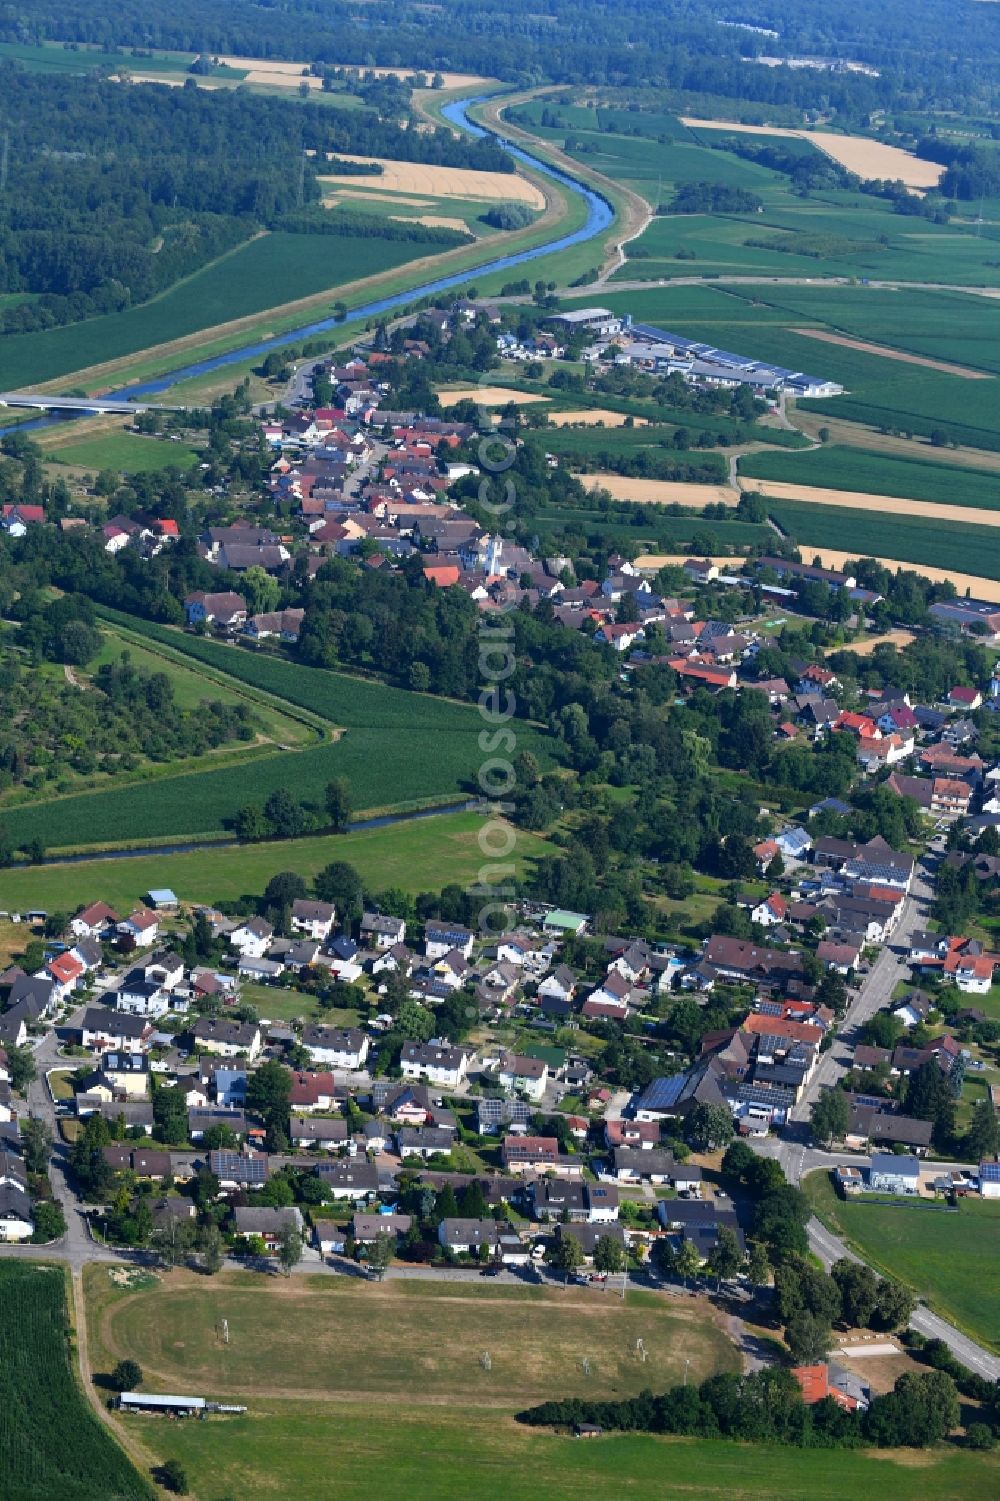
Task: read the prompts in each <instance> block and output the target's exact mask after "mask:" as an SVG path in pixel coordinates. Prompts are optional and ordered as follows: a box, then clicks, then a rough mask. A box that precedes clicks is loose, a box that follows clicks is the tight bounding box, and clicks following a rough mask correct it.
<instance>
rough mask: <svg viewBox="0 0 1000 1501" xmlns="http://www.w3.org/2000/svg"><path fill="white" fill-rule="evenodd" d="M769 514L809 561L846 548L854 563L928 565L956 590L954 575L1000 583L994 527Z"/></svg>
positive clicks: (797, 503) (830, 513)
mask: <svg viewBox="0 0 1000 1501" xmlns="http://www.w3.org/2000/svg"><path fill="white" fill-rule="evenodd" d="M767 509H768V514H769V515H770V516H773V518H774V519H775V521H777V523H778V525H779V526H780V527H781V528H782V529H783V530H784V531H785V532H788V533H789V534H790V535H791V536H793V537H794V538H795V540H796V542H797V543H798V544H799V545H800V546H801V547H802V548H803V549H804V551H806V552H809V553H810V556H811V554H812V551H813V550H817V549H818V550H820V551H822V550H823V549H824V548H830V547H832V548H837V549H843V547H844V544H845V543H847V545H848V546H847V551H848V556H850V557H852V558H868V557H881V558H896V559H899V561H900V562H901V564H902V565H903V566H904V567H905V566H907V565H908V566H910V567H915V568H917V569H918V570H921V571H922V570H923V569H924V567H925V565H932V566H934V567H935V568H939V569H941V570H943V572H944V575H945V576H946V577H948V578H953V579H954V580H955V582H956V586H957V584H958V579H957V575H958V574H966V575H970V576H980V577H983V578H990V579H997V580H1000V533H998V532H997V530H996V528H995V527H989V526H968V525H962V526H950V527H949V526H944V525H942V523H941V522H940V521H939V520H938V519H937V518H936V517H933V518H927V519H922V518H921V517H920V516H918V515H910V516H888V515H879V514H877V513H875V512H872V511H864V510H848V509H847V508H846V507H839V506H827V505H816V504H814V503H813V502H811V501H805V500H769V501H768V505H767ZM714 524H715V523H713V525H714ZM952 570H954V572H952Z"/></svg>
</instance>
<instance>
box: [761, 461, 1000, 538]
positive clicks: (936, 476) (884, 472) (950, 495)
mask: <svg viewBox="0 0 1000 1501" xmlns="http://www.w3.org/2000/svg"><path fill="white" fill-rule="evenodd" d="M739 472H740V475H741V476H742V477H743V478H744V479H759V480H761V481H762V482H763V483H762V484H761V486H760V488H761V490H766V489H767V484H766V482H767V481H768V480H779V481H780V482H781V483H783V484H790V485H818V486H820V487H821V488H824V489H831V490H859V491H863V492H867V493H868V494H871V495H898V496H902V497H904V498H906V499H909V500H930V501H938V502H940V503H942V504H944V505H955V506H976V507H979V508H981V509H982V510H985V511H996V510H1000V474H996V473H994V474H988V473H986V472H985V471H982V470H976V469H965V468H961V469H959V468H957V467H956V466H955V465H954V464H951V465H947V464H935V463H933V462H932V461H931V460H930V459H927V460H923V459H903V458H893V457H891V456H889V455H886V454H879V453H869V452H868V451H867V450H865V449H863V448H842V447H840V446H839V445H837V444H830V445H829V446H828V447H825V448H818V449H813V450H812V451H811V452H807V453H751V454H747V455H746V456H745V457H743V458H741V459H740V462H739ZM928 561H929V560H928Z"/></svg>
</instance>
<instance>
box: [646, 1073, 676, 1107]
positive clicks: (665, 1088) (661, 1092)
mask: <svg viewBox="0 0 1000 1501" xmlns="http://www.w3.org/2000/svg"><path fill="white" fill-rule="evenodd" d="M685 1077H686V1076H685V1075H684V1074H673V1075H671V1076H670V1077H669V1078H663V1079H654V1080H653V1082H652V1083H651V1084H650V1085H648V1086H647V1088H646V1089H645V1090H643V1093H642V1095H641V1097H640V1099H639V1109H641V1110H668V1109H669V1108H670V1106H671V1105H676V1103H677V1101H678V1099H679V1098H680V1094H681V1091H682V1089H683V1088H684V1081H685Z"/></svg>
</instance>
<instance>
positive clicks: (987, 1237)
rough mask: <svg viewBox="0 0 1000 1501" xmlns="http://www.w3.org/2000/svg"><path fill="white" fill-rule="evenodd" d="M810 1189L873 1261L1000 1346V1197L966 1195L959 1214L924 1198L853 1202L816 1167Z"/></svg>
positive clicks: (825, 1213) (818, 1205)
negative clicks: (887, 1202) (937, 1207)
mask: <svg viewBox="0 0 1000 1501" xmlns="http://www.w3.org/2000/svg"><path fill="white" fill-rule="evenodd" d="M803 1187H804V1189H805V1191H806V1193H807V1194H808V1196H809V1198H810V1200H811V1202H812V1205H813V1208H814V1209H815V1211H816V1213H817V1214H818V1215H819V1217H820V1219H822V1220H823V1222H824V1223H825V1224H827V1225H829V1226H830V1228H831V1229H832V1230H834V1231H837V1232H838V1233H839V1234H842V1235H844V1236H846V1237H847V1239H848V1240H849V1241H851V1242H852V1243H853V1244H854V1245H855V1246H857V1248H858V1250H859V1252H860V1253H861V1255H862V1256H863V1257H864V1259H865V1260H866V1261H868V1262H870V1263H871V1265H872V1266H875V1267H878V1268H879V1269H881V1271H882V1272H883V1273H884V1274H885V1275H887V1276H891V1277H898V1278H900V1280H901V1281H903V1282H905V1283H907V1285H908V1286H909V1287H912V1288H913V1290H914V1291H915V1292H916V1293H918V1294H919V1295H920V1296H921V1297H923V1298H925V1299H926V1300H927V1302H928V1303H930V1305H931V1306H932V1307H933V1308H936V1309H937V1311H938V1312H939V1313H941V1314H943V1316H944V1317H945V1318H947V1319H950V1320H951V1321H952V1322H953V1323H955V1324H957V1325H958V1326H959V1328H963V1329H966V1330H969V1331H970V1332H973V1333H974V1335H975V1338H976V1339H978V1340H980V1341H981V1342H982V1343H983V1344H984V1345H986V1346H987V1348H990V1349H994V1350H996V1349H1000V1284H998V1282H997V1278H996V1266H997V1259H998V1257H1000V1203H996V1202H993V1201H986V1200H983V1199H978V1198H975V1199H961V1200H959V1205H958V1212H957V1213H955V1214H943V1213H940V1212H939V1211H935V1210H934V1209H932V1208H929V1207H928V1206H927V1204H926V1203H923V1202H922V1201H916V1202H914V1203H912V1204H903V1205H902V1207H897V1206H895V1205H888V1206H880V1205H877V1204H864V1203H861V1202H853V1203H852V1202H849V1201H844V1200H842V1199H840V1198H838V1196H837V1194H836V1192H835V1191H834V1187H833V1184H832V1182H831V1181H830V1176H829V1174H828V1173H825V1172H815V1173H810V1174H809V1176H808V1177H807V1178H806V1179H805V1182H804V1184H803Z"/></svg>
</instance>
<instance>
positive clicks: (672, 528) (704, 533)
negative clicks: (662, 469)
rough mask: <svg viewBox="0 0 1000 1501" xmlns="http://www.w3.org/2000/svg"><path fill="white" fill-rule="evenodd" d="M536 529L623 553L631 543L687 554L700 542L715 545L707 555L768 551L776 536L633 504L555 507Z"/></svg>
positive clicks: (535, 522)
mask: <svg viewBox="0 0 1000 1501" xmlns="http://www.w3.org/2000/svg"><path fill="white" fill-rule="evenodd" d="M531 524H532V526H533V528H534V529H535V530H536V531H537V532H538V533H539V535H540V536H546V537H549V536H553V535H558V534H560V533H563V534H566V535H567V536H570V537H585V538H589V537H595V538H600V539H601V541H602V542H603V543H605V544H606V545H608V546H614V547H620V546H622V545H623V544H627V543H631V544H633V545H635V546H641V547H643V548H647V549H648V548H653V549H654V550H658V551H660V552H677V551H683V550H684V548H685V547H687V546H688V545H689V544H691V543H692V542H693V539H694V538H695V537H699V538H704V539H705V540H706V541H707V540H708V538H709V537H711V538H712V539H714V544H713V546H712V547H711V548H709V547H705V548H702V549H701V550H702V551H705V552H715V551H723V550H725V549H726V548H728V547H735V548H742V547H752V546H754V545H758V546H760V545H764V546H767V545H768V537H769V536H770V537H773V536H774V533H773V532H771V531H770V528H769V527H767V526H764V525H761V526H757V525H755V524H754V523H753V522H751V521H730V520H729V519H728V518H727V519H726V520H725V521H705V520H703V519H702V517H700V516H670V515H668V514H667V513H666V512H665V511H664V510H663V509H662V508H660V507H658V506H644V505H643V506H641V505H631V504H630V503H629V502H627V501H622V502H612V503H611V504H610V505H609V507H608V509H607V510H606V511H605V510H602V509H600V508H598V507H594V508H592V509H584V508H582V507H581V508H580V509H572V508H570V507H568V506H559V507H558V508H556V507H553V508H552V509H550V510H544V511H539V512H538V513H537V514H536V515H534V516H533V517H532V518H531Z"/></svg>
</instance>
